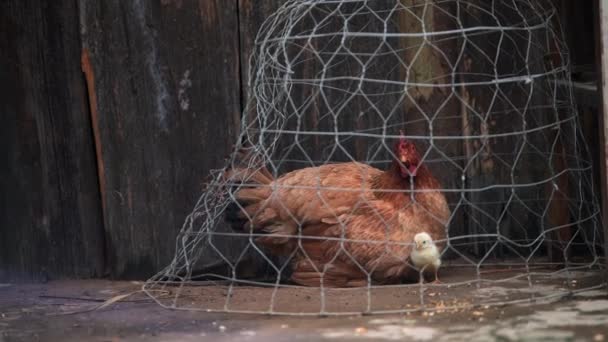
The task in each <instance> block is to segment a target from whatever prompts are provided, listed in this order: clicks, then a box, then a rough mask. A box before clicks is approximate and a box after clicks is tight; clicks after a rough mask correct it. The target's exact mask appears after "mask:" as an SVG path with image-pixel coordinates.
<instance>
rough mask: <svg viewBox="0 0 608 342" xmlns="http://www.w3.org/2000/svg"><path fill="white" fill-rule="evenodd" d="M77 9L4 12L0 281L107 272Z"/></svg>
mask: <svg viewBox="0 0 608 342" xmlns="http://www.w3.org/2000/svg"><path fill="white" fill-rule="evenodd" d="M77 4H78V1H76V0H73V1H61V2H58V1H54V2H33V1H20V0H16V1H2V2H1V3H0V65H2V67H1V68H0V87H1V90H0V113H2V125H0V149H1V150H2V152H1V153H0V154H2V156H3V162H2V163H0V189H1V190H0V281H6V280H43V279H46V278H64V277H94V276H101V275H102V273H103V258H104V256H103V246H104V237H103V225H102V221H101V206H100V198H99V187H98V182H97V172H96V162H95V153H94V151H95V149H94V143H93V138H92V134H91V125H90V118H89V113H88V104H87V95H86V86H85V82H84V79H83V77H82V73H81V70H80V33H79V26H78V8H77Z"/></svg>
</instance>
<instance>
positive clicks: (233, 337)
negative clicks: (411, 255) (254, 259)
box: [0, 273, 608, 342]
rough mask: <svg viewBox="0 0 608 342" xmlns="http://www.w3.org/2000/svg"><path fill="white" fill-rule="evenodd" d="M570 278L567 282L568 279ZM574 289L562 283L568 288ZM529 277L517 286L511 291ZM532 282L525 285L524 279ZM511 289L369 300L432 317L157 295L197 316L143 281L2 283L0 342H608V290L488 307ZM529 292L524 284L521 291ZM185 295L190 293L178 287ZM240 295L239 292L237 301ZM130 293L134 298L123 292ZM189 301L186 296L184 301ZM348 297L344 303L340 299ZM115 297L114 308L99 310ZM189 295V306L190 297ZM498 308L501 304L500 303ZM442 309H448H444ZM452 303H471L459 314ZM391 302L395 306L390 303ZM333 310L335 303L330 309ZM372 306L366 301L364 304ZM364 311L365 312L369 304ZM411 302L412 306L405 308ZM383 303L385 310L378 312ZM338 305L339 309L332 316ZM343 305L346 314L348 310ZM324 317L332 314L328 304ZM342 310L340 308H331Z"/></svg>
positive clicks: (287, 294) (350, 305)
mask: <svg viewBox="0 0 608 342" xmlns="http://www.w3.org/2000/svg"><path fill="white" fill-rule="evenodd" d="M570 279H571V278H570ZM568 281H569V282H571V283H569V284H566V282H568ZM518 282H519V284H521V282H523V280H517V281H516V282H515V284H518ZM601 282H602V281H601V280H600V278H599V276H598V274H597V273H589V274H584V273H581V274H578V275H577V277H576V280H574V281H573V280H567V281H565V280H564V279H562V278H560V277H557V278H556V279H554V281H553V283H543V284H538V285H534V286H533V287H531V288H528V290H527V292H526V291H523V292H522V291H521V289H520V291H517V293H519V295H521V293H527V295H528V296H535V297H538V298H542V297H545V296H547V295H550V294H552V293H559V292H560V291H561V290H562V289H563V288H565V285H568V286H567V287H569V288H570V289H572V288H573V287H574V288H575V289H574V291H576V288H577V287H578V288H583V287H588V286H590V285H592V284H594V283H598V284H601ZM526 284H527V282H526ZM513 286H514V285H512V284H510V285H507V284H500V285H496V284H491V285H486V286H482V287H480V288H477V287H476V286H466V285H463V286H461V287H454V288H444V287H437V288H429V289H427V290H426V291H424V292H423V294H422V296H421V294H420V293H419V292H417V291H418V290H419V289H418V290H417V289H415V288H412V289H407V288H405V289H404V288H401V289H399V288H393V289H390V288H389V289H381V290H378V292H375V293H373V294H372V297H371V298H372V303H375V305H379V307H373V309H386V308H388V309H393V308H401V309H403V308H410V307H411V308H414V307H415V305H418V303H419V301H420V298H423V299H424V300H425V305H428V306H429V307H430V308H432V311H426V312H411V313H405V314H385V315H354V316H353V315H351V316H339V317H336V316H326V317H294V316H271V315H250V314H237V313H213V312H205V311H204V310H205V309H209V308H212V307H213V306H218V307H219V308H221V307H223V306H225V305H226V303H227V302H228V303H231V304H230V305H229V306H228V308H229V309H233V310H240V309H242V310H245V309H252V310H253V309H255V310H258V309H259V308H260V307H264V306H267V305H268V300H269V298H270V297H268V296H269V293H273V290H274V289H272V288H269V289H263V288H257V287H239V288H233V290H232V292H230V290H226V288H222V287H218V286H213V287H207V286H206V287H201V286H198V287H193V288H188V289H186V292H181V295H180V296H179V298H182V299H180V300H183V302H179V301H177V302H175V301H173V299H174V298H175V296H174V295H175V293H176V289H177V288H173V290H171V288H170V287H167V288H166V289H167V290H166V292H164V294H161V293H160V292H159V295H158V298H159V299H160V301H161V302H164V303H163V304H165V305H167V304H170V303H176V304H178V306H180V307H188V308H195V309H199V310H198V311H190V310H175V309H166V308H163V307H162V306H161V305H158V303H156V302H155V301H154V300H152V299H151V298H150V297H148V296H147V295H145V294H144V293H142V292H138V291H140V290H141V288H142V283H138V282H111V281H105V280H95V281H56V282H50V283H47V284H28V285H23V284H0V342H8V341H112V342H114V341H270V340H271V339H273V340H277V341H289V342H293V341H296V340H298V341H300V340H301V341H310V340H326V341H350V340H362V341H363V340H369V341H376V340H404V341H460V340H468V341H495V340H506V341H519V340H533V341H538V340H547V341H549V340H550V341H579V340H580V341H604V340H605V341H608V291H607V289H606V288H605V287H601V288H596V289H592V290H589V291H584V292H575V293H573V294H572V293H571V294H570V295H569V296H566V297H564V296H555V297H552V298H549V299H547V300H543V301H542V302H536V303H529V302H521V303H516V304H509V305H484V304H483V303H491V302H492V299H493V298H494V299H496V298H498V299H501V300H502V299H504V298H506V297H508V296H509V294H511V298H515V297H513V296H514V295H515V292H514V291H513ZM522 289H523V287H522ZM182 291H184V289H182ZM279 292H280V297H281V296H282V298H279V297H277V299H276V302H275V303H276V304H275V307H274V308H273V309H274V310H276V311H281V310H283V311H292V312H296V311H299V312H307V311H311V310H318V307H317V304H319V301H318V298H316V297H318V296H313V294H312V293H306V291H302V289H285V290H283V291H278V292H275V293H279ZM237 293H238V294H237ZM126 294H131V295H130V296H128V297H119V296H121V295H126ZM186 294H187V295H186ZM340 296H342V297H340ZM327 297H331V298H333V299H335V300H334V301H331V300H330V301H328V302H327V304H328V305H329V303H330V302H332V303H333V302H336V301H342V303H343V306H341V307H340V309H341V310H346V311H349V310H358V309H360V308H361V305H360V304H361V303H369V302H368V300H367V298H366V296H365V295H364V294H360V293H359V294H357V293H354V292H347V294H337V295H332V294H331V293H327ZM110 298H114V299H116V300H117V301H116V302H115V303H108V304H109V305H107V306H105V307H100V306H101V305H103V304H104V302H105V303H107V300H108V299H110ZM186 298H188V299H186ZM494 302H496V300H495V301H494ZM438 303H443V304H441V305H444V306H440V305H439V304H438ZM446 303H469V304H471V305H466V306H464V305H463V306H460V307H454V306H450V305H445V304H446ZM388 304H391V305H393V306H391V305H388ZM331 305H334V304H331ZM365 305H367V304H365ZM365 305H364V306H365ZM408 305H409V306H408ZM380 306H383V307H380ZM336 308H337V307H334V309H336ZM345 308H346V309H345ZM326 309H327V310H326V311H332V310H330V309H331V306H326ZM333 311H336V310H333Z"/></svg>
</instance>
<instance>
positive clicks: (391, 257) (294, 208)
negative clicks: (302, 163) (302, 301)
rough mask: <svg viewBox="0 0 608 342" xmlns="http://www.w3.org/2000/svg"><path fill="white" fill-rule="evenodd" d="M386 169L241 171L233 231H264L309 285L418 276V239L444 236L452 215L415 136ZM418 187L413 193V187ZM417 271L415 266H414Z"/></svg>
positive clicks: (260, 240)
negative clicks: (413, 256)
mask: <svg viewBox="0 0 608 342" xmlns="http://www.w3.org/2000/svg"><path fill="white" fill-rule="evenodd" d="M393 152H394V159H393V162H392V163H391V166H390V167H389V168H388V169H387V170H384V171H382V170H379V169H376V168H374V167H371V166H369V165H366V164H362V163H358V162H350V163H338V164H328V165H323V166H319V167H310V168H305V169H300V170H295V171H292V172H289V173H286V174H284V175H283V176H281V177H279V178H277V179H273V178H272V176H271V175H270V173H269V172H268V171H266V170H265V169H261V170H247V169H240V168H235V169H231V170H228V171H227V174H226V176H227V177H228V178H229V179H230V180H231V181H232V182H236V183H237V184H238V183H239V182H242V184H239V189H238V190H237V191H236V192H235V193H234V196H235V199H236V203H238V205H234V206H232V207H231V209H230V210H227V214H226V218H227V220H228V221H229V222H231V224H232V227H233V229H235V230H240V231H247V232H253V233H256V235H257V234H262V235H261V236H258V237H257V238H256V239H255V241H256V243H257V244H259V245H260V246H262V247H264V248H265V249H266V250H267V251H268V252H269V253H270V254H273V255H285V256H291V255H293V257H292V258H291V259H290V260H291V268H292V274H291V278H290V280H291V281H293V282H295V283H298V284H301V285H306V286H320V285H322V286H326V287H353V286H364V285H366V284H367V283H368V281H373V282H375V283H395V282H399V281H401V280H403V279H404V278H408V277H411V276H412V271H414V269H413V268H411V267H410V266H409V265H408V263H407V260H408V258H409V256H410V252H411V250H412V246H411V244H412V241H413V240H414V236H415V235H416V234H417V233H420V232H423V231H425V232H427V233H429V235H430V236H431V237H432V238H433V239H434V240H435V241H437V240H443V239H445V227H446V224H447V221H448V219H449V216H450V210H449V208H448V205H447V202H446V199H445V196H444V195H443V194H442V193H441V192H440V191H439V189H440V188H441V186H440V183H439V182H438V180H437V179H436V178H435V177H434V176H433V175H432V173H431V172H430V170H429V169H428V167H427V166H426V165H425V164H423V163H421V158H420V154H419V153H418V150H417V149H416V146H415V145H414V143H412V142H411V141H408V140H406V139H404V138H401V139H400V141H398V142H397V144H396V145H395V148H394V150H393ZM413 189H414V190H415V191H412V190H413ZM414 273H415V271H414Z"/></svg>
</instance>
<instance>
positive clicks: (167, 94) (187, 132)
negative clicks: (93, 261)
mask: <svg viewBox="0 0 608 342" xmlns="http://www.w3.org/2000/svg"><path fill="white" fill-rule="evenodd" d="M81 20H82V34H83V40H84V50H83V54H86V55H88V58H89V59H90V66H89V70H88V74H89V76H88V77H89V79H91V80H94V86H95V92H94V96H95V98H94V100H95V101H96V103H97V112H96V115H95V116H94V119H93V125H94V126H95V127H98V131H99V140H100V144H101V150H100V151H99V152H100V153H101V161H102V165H103V172H101V173H100V177H102V179H101V180H100V182H101V184H102V191H103V198H104V208H105V222H106V232H107V241H108V262H109V267H110V269H111V274H112V275H113V276H115V277H121V278H145V277H148V276H150V275H152V274H154V273H155V272H157V271H159V270H161V269H162V268H163V267H164V266H166V265H167V264H168V263H169V262H170V260H171V258H172V257H173V256H174V252H175V247H174V246H175V237H176V236H177V232H178V231H179V229H180V227H181V225H182V224H183V221H184V219H185V217H186V216H187V215H188V214H189V213H190V211H191V210H192V208H193V207H194V204H195V203H196V200H197V198H198V196H200V194H201V191H202V188H203V184H202V183H203V180H204V179H205V178H206V177H207V175H208V173H209V170H210V169H212V168H217V167H221V166H222V164H223V158H225V157H226V155H227V153H228V152H229V150H230V148H231V146H232V144H233V143H234V141H235V139H236V138H235V134H236V132H235V131H236V127H237V125H238V122H239V116H240V111H241V104H240V96H239V93H240V90H239V89H240V80H239V69H238V68H239V58H238V48H239V47H238V17H237V8H236V1H224V0H202V1H198V2H197V1H180V0H175V1H172V0H162V1H160V2H150V1H118V0H114V1H92V0H87V1H81Z"/></svg>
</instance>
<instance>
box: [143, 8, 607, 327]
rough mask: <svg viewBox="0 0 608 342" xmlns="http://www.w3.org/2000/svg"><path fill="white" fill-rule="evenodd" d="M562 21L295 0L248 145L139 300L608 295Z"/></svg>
mask: <svg viewBox="0 0 608 342" xmlns="http://www.w3.org/2000/svg"><path fill="white" fill-rule="evenodd" d="M558 25H559V24H558V23H557V22H556V18H555V11H554V8H553V7H552V6H551V4H550V3H549V2H546V1H536V0H493V1H488V0H470V1H464V0H435V1H430V0H428V1H422V0H306V1H305V0H294V1H288V2H286V3H285V4H284V5H283V6H282V7H281V8H280V9H279V10H278V11H277V12H276V13H274V14H273V15H272V16H270V17H269V18H268V19H267V20H266V21H265V22H264V24H263V25H262V27H261V29H260V31H259V33H258V36H257V39H256V45H255V48H256V49H255V53H254V54H253V57H252V60H251V67H250V75H249V80H250V84H249V90H250V91H249V94H248V97H249V102H248V106H247V108H246V110H245V112H244V114H243V120H242V132H241V136H240V138H239V141H238V142H237V144H236V145H235V149H234V153H233V154H232V156H231V157H230V158H229V160H228V162H227V165H226V167H225V168H224V169H222V170H217V171H214V172H213V173H212V175H211V177H210V181H209V183H208V184H207V188H206V191H205V192H204V194H203V195H202V197H201V198H200V199H199V201H198V203H197V204H196V206H195V208H194V210H193V211H192V213H191V214H190V215H189V216H188V217H187V218H186V220H185V223H184V225H183V227H182V229H181V231H180V233H179V236H178V237H177V241H176V254H175V258H174V260H173V261H172V262H171V264H170V265H169V266H167V267H166V268H165V269H164V270H162V271H161V272H159V273H158V274H157V275H156V276H155V277H153V278H152V279H150V280H149V281H148V282H147V283H146V284H145V285H144V290H145V291H146V292H147V293H148V294H149V295H150V296H152V297H153V298H154V299H155V300H157V301H158V302H159V303H160V304H161V305H163V306H166V307H171V308H180V309H194V310H207V311H228V312H253V313H271V314H300V315H307V314H352V313H388V312H409V311H415V310H450V309H458V308H460V307H463V306H471V305H480V304H483V305H493V304H505V303H517V302H522V301H529V300H531V299H549V298H556V297H561V296H563V295H566V294H572V293H573V292H575V291H581V290H589V289H595V288H600V287H604V283H603V281H601V280H599V278H598V277H596V276H595V275H596V274H597V272H596V270H597V269H598V268H601V267H602V265H601V254H602V253H603V251H602V250H601V243H602V239H603V237H602V236H601V218H600V216H599V206H598V202H597V199H596V197H595V196H594V187H595V185H594V178H593V172H592V165H591V159H590V155H589V152H588V150H587V147H586V144H585V140H584V137H583V135H582V130H581V127H580V125H579V121H578V120H579V118H578V115H577V108H576V105H575V103H574V101H573V94H572V86H571V82H570V75H569V70H570V65H569V60H568V54H567V48H566V46H565V45H564V43H563V40H562V34H561V31H560V29H559V26H558ZM418 233H428V234H429V235H430V237H431V238H432V240H434V241H432V242H431V241H428V242H429V244H430V245H436V246H437V247H438V251H439V254H440V260H441V266H440V268H439V275H440V281H441V283H434V282H431V281H432V280H433V277H432V273H433V272H430V273H431V274H430V278H426V279H425V276H426V275H427V273H429V272H428V271H433V269H434V268H435V267H434V266H433V265H434V264H433V262H431V261H434V260H435V259H433V257H432V255H431V256H430V257H429V258H430V259H429V260H430V261H429V262H427V263H426V264H425V263H423V264H420V263H418V264H417V263H416V262H415V260H414V259H415V258H412V257H411V255H412V253H417V251H426V250H427V249H424V248H422V245H421V244H422V241H415V235H416V234H418ZM419 243H420V244H419ZM419 247H420V248H419ZM431 259H432V260H431ZM435 269H436V268H435ZM159 291H160V292H159ZM159 293H163V295H159ZM439 297H441V300H438V298H439Z"/></svg>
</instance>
